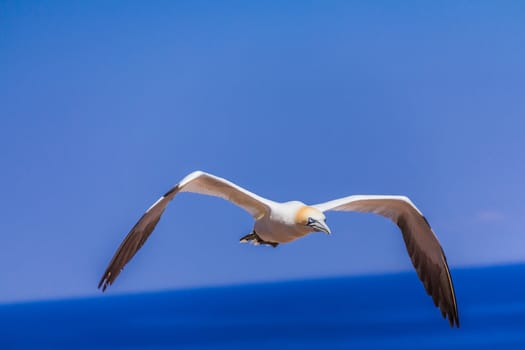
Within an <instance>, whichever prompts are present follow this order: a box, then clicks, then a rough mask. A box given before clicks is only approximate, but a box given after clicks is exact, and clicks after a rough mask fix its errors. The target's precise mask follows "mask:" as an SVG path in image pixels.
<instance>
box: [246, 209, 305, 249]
mask: <svg viewBox="0 0 525 350" xmlns="http://www.w3.org/2000/svg"><path fill="white" fill-rule="evenodd" d="M302 208H308V207H307V206H306V204H304V203H302V202H299V201H291V202H285V203H277V202H272V203H271V205H270V208H269V213H268V214H267V215H264V216H262V217H261V218H258V219H256V220H255V224H254V227H253V231H254V232H255V233H256V234H257V235H258V236H259V237H260V238H261V239H262V240H263V241H265V242H272V243H289V242H292V241H295V240H296V239H298V238H301V237H303V236H305V235H307V234H309V233H311V232H313V231H312V230H311V229H310V228H309V227H308V226H305V225H298V224H297V221H296V216H297V213H298V212H299V210H301V209H302Z"/></svg>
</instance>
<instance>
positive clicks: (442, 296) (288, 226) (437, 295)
mask: <svg viewBox="0 0 525 350" xmlns="http://www.w3.org/2000/svg"><path fill="white" fill-rule="evenodd" d="M179 192H195V193H200V194H205V195H210V196H215V197H220V198H223V199H226V200H228V201H230V202H233V203H234V204H236V205H238V206H239V207H241V208H242V209H244V210H246V211H247V212H248V213H249V214H251V215H252V217H253V218H254V227H253V231H252V232H251V233H250V234H248V235H246V236H244V237H242V238H241V242H252V243H254V244H256V245H259V244H266V245H271V246H273V247H276V246H277V245H279V244H283V243H289V242H292V241H294V240H296V239H298V238H301V237H304V236H306V235H308V234H309V233H312V232H324V233H326V234H330V233H331V231H330V229H329V228H328V226H327V225H326V217H325V214H324V213H325V212H326V211H332V210H333V211H357V212H370V213H375V214H379V215H382V216H384V217H387V218H389V219H391V220H392V221H393V222H394V223H396V224H397V225H398V227H399V228H400V229H401V232H402V234H403V238H404V241H405V244H406V246H407V251H408V253H409V255H410V258H411V260H412V263H413V265H414V267H415V268H416V271H417V273H418V275H419V278H420V279H421V281H422V282H423V284H424V286H425V289H426V290H427V293H428V294H430V295H431V296H432V299H433V300H434V304H435V305H436V306H438V307H439V308H440V309H441V312H442V315H443V317H448V319H449V322H450V325H451V326H453V325H454V324H455V325H457V326H458V327H459V316H458V311H457V304H456V297H455V292H454V286H453V284H452V279H451V277H450V272H449V269H448V265H447V261H446V258H445V255H444V253H443V250H442V248H441V245H440V244H439V241H438V239H437V237H436V236H435V234H434V232H433V231H432V229H431V228H430V225H429V224H428V221H427V220H426V219H425V217H424V216H423V214H422V213H421V212H420V211H419V210H418V209H417V208H416V206H415V205H414V204H413V203H412V202H411V201H410V199H408V198H407V197H404V196H389V195H354V196H348V197H343V198H340V199H336V200H332V201H328V202H325V203H320V204H315V205H306V204H305V203H303V202H300V201H290V202H284V203H279V202H274V201H272V200H269V199H266V198H263V197H261V196H259V195H256V194H254V193H252V192H249V191H247V190H245V189H244V188H242V187H239V186H237V185H236V184H234V183H232V182H230V181H228V180H225V179H222V178H220V177H217V176H214V175H211V174H207V173H204V172H202V171H196V172H193V173H191V174H189V175H188V176H186V177H185V178H184V179H183V180H182V181H180V182H179V183H178V184H177V185H176V186H174V187H173V188H172V189H170V190H169V191H168V192H166V194H164V196H162V197H161V198H159V199H158V200H157V201H156V202H155V203H154V204H153V205H152V206H151V207H150V208H149V209H148V210H147V211H146V213H144V215H143V216H142V217H141V218H140V220H139V221H138V222H137V223H136V224H135V226H134V227H133V228H132V229H131V231H130V232H129V233H128V235H127V236H126V238H125V239H124V241H123V242H122V244H121V245H120V247H119V248H118V250H117V252H116V253H115V255H114V256H113V259H112V260H111V262H110V263H109V266H108V268H107V269H106V271H105V273H104V275H103V276H102V279H101V281H100V283H99V288H102V290H105V289H106V288H107V287H108V286H109V285H111V284H112V283H113V282H114V280H115V279H116V278H117V276H118V275H119V273H120V272H121V270H122V269H123V268H124V266H125V265H126V264H127V263H128V261H129V260H131V258H132V257H133V256H134V255H135V253H136V252H137V251H138V250H139V249H140V247H142V245H143V244H144V242H145V241H146V239H147V238H148V237H149V235H150V234H151V233H152V232H153V230H154V228H155V226H156V224H157V222H158V221H159V220H160V217H161V215H162V213H163V212H164V210H165V208H166V206H167V204H168V203H169V202H170V201H171V200H172V199H173V198H174V197H175V195H177V194H178V193H179Z"/></svg>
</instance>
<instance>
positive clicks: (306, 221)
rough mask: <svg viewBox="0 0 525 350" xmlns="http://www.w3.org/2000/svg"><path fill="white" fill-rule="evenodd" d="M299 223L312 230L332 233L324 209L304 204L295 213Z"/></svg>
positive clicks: (296, 220)
mask: <svg viewBox="0 0 525 350" xmlns="http://www.w3.org/2000/svg"><path fill="white" fill-rule="evenodd" d="M295 222H296V223H297V224H298V225H303V226H305V227H307V228H308V229H309V230H310V232H324V233H326V234H330V233H331V231H330V228H329V227H328V226H327V225H326V217H325V215H324V214H323V212H322V211H320V210H319V209H316V208H314V207H309V206H304V207H301V208H299V210H298V211H297V214H296V215H295Z"/></svg>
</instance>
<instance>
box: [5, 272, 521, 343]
mask: <svg viewBox="0 0 525 350" xmlns="http://www.w3.org/2000/svg"><path fill="white" fill-rule="evenodd" d="M452 274H453V278H454V281H455V286H456V292H457V297H458V305H459V313H460V321H461V328H460V329H451V328H450V327H449V325H448V322H447V321H445V320H443V319H442V318H441V314H440V313H439V311H438V309H436V308H434V305H433V304H432V301H431V300H430V297H428V296H427V295H426V293H425V292H424V290H423V287H422V286H421V284H420V283H419V280H418V279H417V277H416V275H415V272H414V273H403V274H395V275H382V276H369V277H345V278H333V279H322V280H308V281H294V282H281V283H271V284H254V285H245V286H235V287H224V288H209V289H193V290H184V291H173V292H162V293H148V294H142V295H126V296H110V295H107V296H105V297H103V298H92V299H76V300H63V301H49V302H35V303H25V304H12V305H2V306H0V332H1V337H0V349H15V348H16V349H44V348H48V349H73V348H82V349H172V348H183V349H186V348H191V349H212V348H213V349H215V348H224V349H246V348H250V349H266V348H274V349H279V348H285V347H286V348H297V349H321V348H328V349H525V283H524V282H523V278H524V277H525V266H505V267H491V268H478V269H470V270H454V271H452Z"/></svg>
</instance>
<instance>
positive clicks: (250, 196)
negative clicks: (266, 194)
mask: <svg viewBox="0 0 525 350" xmlns="http://www.w3.org/2000/svg"><path fill="white" fill-rule="evenodd" d="M179 192H194V193H201V194H205V195H209V196H215V197H220V198H223V199H226V200H228V201H230V202H233V203H235V204H237V205H238V206H239V207H241V208H243V209H244V210H246V211H247V212H248V213H250V214H251V215H252V216H253V217H254V218H259V217H260V216H262V215H264V214H265V213H266V212H267V211H268V210H269V205H271V201H270V200H267V199H265V198H262V197H259V196H257V195H256V194H254V193H251V192H249V191H247V190H245V189H243V188H241V187H239V186H237V185H235V184H234V183H232V182H230V181H228V180H225V179H222V178H220V177H217V176H214V175H211V174H207V173H204V172H202V171H195V172H193V173H191V174H189V175H188V176H186V177H185V178H184V179H183V180H182V181H181V182H179V183H178V184H177V185H175V186H174V187H173V188H171V189H170V190H169V191H168V192H166V194H164V195H163V196H162V197H160V198H159V199H158V200H157V201H156V202H155V203H154V204H153V205H152V206H151V207H150V208H149V209H148V210H146V212H145V213H144V215H142V217H141V218H140V219H139V221H138V222H137V223H136V224H135V226H133V228H132V229H131V231H130V232H129V233H128V235H127V236H126V238H125V239H124V241H123V242H122V243H121V244H120V246H119V248H118V249H117V252H116V253H115V255H114V256H113V258H112V259H111V262H110V263H109V265H108V267H107V269H106V271H105V272H104V275H103V276H102V279H101V280H100V282H99V284H98V288H102V291H105V290H106V288H107V287H108V286H110V285H111V284H113V282H114V281H115V279H116V278H117V276H118V275H119V274H120V271H122V269H123V268H124V266H125V265H126V264H127V263H128V261H130V260H131V258H132V257H133V256H134V255H135V253H136V252H137V251H138V250H139V249H140V247H142V245H143V244H144V242H145V241H146V239H148V237H149V235H150V234H151V233H152V232H153V230H154V229H155V226H156V225H157V223H158V222H159V220H160V217H161V215H162V213H163V212H164V209H166V206H167V205H168V203H169V202H170V201H171V200H172V199H173V197H175V195H176V194H177V193H179Z"/></svg>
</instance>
